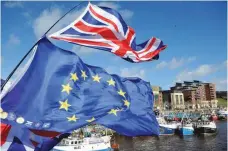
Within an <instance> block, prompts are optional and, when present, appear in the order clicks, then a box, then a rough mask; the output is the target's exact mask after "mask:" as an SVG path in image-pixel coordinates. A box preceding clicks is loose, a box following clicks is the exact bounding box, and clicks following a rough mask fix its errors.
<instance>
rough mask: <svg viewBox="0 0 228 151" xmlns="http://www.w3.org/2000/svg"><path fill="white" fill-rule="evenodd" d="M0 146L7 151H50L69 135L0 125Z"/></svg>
mask: <svg viewBox="0 0 228 151" xmlns="http://www.w3.org/2000/svg"><path fill="white" fill-rule="evenodd" d="M0 125H1V129H0V132H1V133H0V136H1V137H0V138H1V141H0V146H1V148H2V150H8V151H14V150H16V151H31V150H34V151H44V150H51V149H52V148H53V147H54V146H55V145H56V144H58V143H59V142H60V141H61V140H62V139H63V138H66V137H68V136H69V135H70V133H59V132H55V131H45V130H35V129H27V128H20V127H18V126H11V125H9V124H4V123H0Z"/></svg>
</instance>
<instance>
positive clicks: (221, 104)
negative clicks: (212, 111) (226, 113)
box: [217, 98, 228, 107]
mask: <svg viewBox="0 0 228 151" xmlns="http://www.w3.org/2000/svg"><path fill="white" fill-rule="evenodd" d="M217 100H218V107H227V103H228V102H227V100H226V99H222V98H217Z"/></svg>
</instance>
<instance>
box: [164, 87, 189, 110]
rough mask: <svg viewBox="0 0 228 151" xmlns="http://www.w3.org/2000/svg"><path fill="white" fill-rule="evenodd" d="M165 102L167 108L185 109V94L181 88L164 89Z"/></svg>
mask: <svg viewBox="0 0 228 151" xmlns="http://www.w3.org/2000/svg"><path fill="white" fill-rule="evenodd" d="M162 96H163V104H164V107H165V109H172V110H173V109H184V108H185V101H184V94H183V93H182V91H180V90H165V91H162Z"/></svg>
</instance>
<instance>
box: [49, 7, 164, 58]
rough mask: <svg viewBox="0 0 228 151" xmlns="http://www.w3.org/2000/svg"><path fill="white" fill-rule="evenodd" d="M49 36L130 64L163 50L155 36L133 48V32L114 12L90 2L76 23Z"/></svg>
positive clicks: (134, 40) (156, 54)
mask: <svg viewBox="0 0 228 151" xmlns="http://www.w3.org/2000/svg"><path fill="white" fill-rule="evenodd" d="M50 37H51V38H54V39H57V40H63V41H67V42H70V43H74V44H78V45H82V46H86V47H91V48H95V49H100V50H105V51H109V52H112V53H114V54H115V55H117V56H119V57H122V58H123V59H125V60H127V61H130V62H143V61H151V60H153V59H158V55H159V52H161V51H162V50H164V49H165V48H166V45H163V42H162V41H161V40H160V39H158V38H155V37H152V38H151V39H149V40H148V41H145V42H143V43H141V44H138V45H137V44H136V36H135V31H134V29H133V28H131V27H129V26H128V25H127V24H126V23H125V21H124V20H123V18H122V17H121V15H120V14H119V13H118V12H117V11H115V10H113V9H111V8H107V7H98V6H96V5H92V4H91V3H89V4H88V6H87V8H86V9H85V11H84V12H83V13H82V14H81V15H80V16H79V18H78V19H77V20H75V21H74V22H73V23H71V24H70V25H68V26H67V27H65V28H63V29H61V30H59V31H57V32H56V33H54V34H51V35H50Z"/></svg>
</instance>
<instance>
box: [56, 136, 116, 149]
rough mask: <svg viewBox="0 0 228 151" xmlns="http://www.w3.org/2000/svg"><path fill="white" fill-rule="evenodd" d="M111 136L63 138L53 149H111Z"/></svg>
mask: <svg viewBox="0 0 228 151" xmlns="http://www.w3.org/2000/svg"><path fill="white" fill-rule="evenodd" d="M110 140H111V136H100V135H92V136H91V137H86V138H82V139H80V138H77V137H74V138H73V137H69V138H67V139H63V140H62V141H61V143H60V144H58V145H57V146H55V147H54V149H53V151H111V150H112V149H111V144H110Z"/></svg>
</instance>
